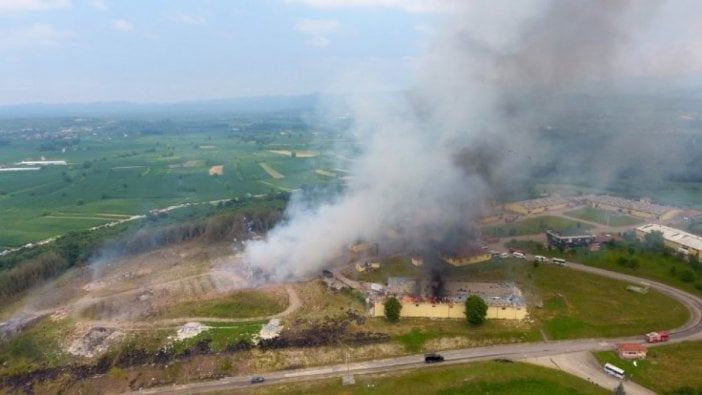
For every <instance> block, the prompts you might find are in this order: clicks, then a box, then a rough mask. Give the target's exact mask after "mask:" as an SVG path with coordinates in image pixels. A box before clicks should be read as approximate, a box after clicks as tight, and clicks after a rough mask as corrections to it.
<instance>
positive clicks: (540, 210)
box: [527, 207, 546, 214]
mask: <svg viewBox="0 0 702 395" xmlns="http://www.w3.org/2000/svg"><path fill="white" fill-rule="evenodd" d="M544 211H546V207H535V208H533V209H531V211H529V210H527V212H529V213H530V214H539V213H543V212H544Z"/></svg>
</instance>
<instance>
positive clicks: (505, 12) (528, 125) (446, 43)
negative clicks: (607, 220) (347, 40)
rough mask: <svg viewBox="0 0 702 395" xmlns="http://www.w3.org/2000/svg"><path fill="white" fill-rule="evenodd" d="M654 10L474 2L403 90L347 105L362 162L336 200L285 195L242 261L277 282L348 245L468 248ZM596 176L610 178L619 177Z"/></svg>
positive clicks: (630, 48) (612, 170) (545, 157)
mask: <svg viewBox="0 0 702 395" xmlns="http://www.w3.org/2000/svg"><path fill="white" fill-rule="evenodd" d="M658 3H659V2H626V1H616V2H615V1H552V2H549V1H532V2H520V3H519V4H516V3H515V2H505V3H498V4H497V5H495V3H494V2H489V4H488V3H477V2H476V3H474V4H472V5H471V6H470V7H466V8H465V10H462V11H461V13H459V14H457V15H453V16H452V17H450V18H449V19H448V20H447V23H446V25H447V27H446V28H445V29H444V30H443V31H442V32H441V33H440V34H438V36H437V37H436V40H435V42H434V45H432V46H431V47H430V48H429V50H428V52H427V53H426V55H425V57H424V60H423V63H422V66H421V67H420V72H419V74H418V76H417V85H416V86H415V88H414V89H413V90H412V91H411V92H410V93H408V94H405V95H399V94H398V95H394V96H393V95H388V96H383V97H382V99H378V98H377V96H376V97H373V96H370V97H369V95H365V96H363V97H358V98H356V99H355V100H352V101H351V103H350V105H349V108H350V111H351V117H352V119H353V122H354V124H353V127H352V132H353V134H354V136H355V137H356V144H357V145H358V147H359V151H360V154H359V155H358V156H357V157H356V158H355V160H354V161H353V164H352V166H351V167H350V169H349V170H350V171H351V174H352V178H351V179H350V180H349V181H348V183H347V185H346V187H345V190H344V192H343V193H342V194H341V195H340V196H338V197H337V198H336V199H334V200H333V201H331V202H326V203H323V204H320V205H318V206H312V207H310V205H309V204H307V203H306V202H304V201H301V200H300V199H297V198H294V199H293V200H292V202H291V203H290V205H289V207H288V209H287V213H286V218H287V220H286V221H284V222H283V223H281V224H280V225H279V226H277V227H276V228H274V229H273V230H271V231H270V232H269V233H268V235H267V237H266V239H265V240H259V241H252V242H249V243H248V244H247V248H246V251H245V259H246V261H247V262H248V263H249V265H250V266H251V267H252V268H253V269H257V270H261V271H263V272H265V273H267V275H269V276H271V277H272V278H273V279H276V280H283V279H288V278H300V277H303V276H306V275H309V274H311V273H315V272H317V271H319V270H321V269H322V268H323V267H325V266H328V265H329V264H331V262H333V261H334V259H335V258H336V257H337V256H338V255H339V253H340V252H341V251H342V250H343V249H344V248H345V246H347V245H349V244H351V243H354V242H357V241H366V242H370V243H379V244H381V245H383V246H390V247H391V248H407V249H409V250H415V251H417V250H419V251H421V250H423V249H424V248H433V247H435V246H436V245H437V244H439V245H440V244H441V243H442V242H443V241H444V240H446V239H450V238H455V235H460V236H461V237H465V235H466V234H467V233H469V232H466V231H465V230H466V229H469V228H470V226H471V220H472V219H473V218H475V216H477V215H479V214H480V210H481V208H482V207H484V201H485V199H488V198H490V196H491V194H492V193H494V192H495V191H496V190H500V189H501V188H504V187H509V185H508V184H510V183H513V182H519V180H523V179H525V178H528V177H529V174H530V172H531V171H533V170H534V169H539V168H541V167H544V166H548V165H554V162H553V161H554V158H557V157H558V153H554V152H551V151H552V150H553V148H552V147H550V142H549V141H546V140H543V139H542V138H541V137H542V134H541V133H542V132H543V129H544V128H545V127H547V126H549V125H550V123H551V122H553V121H554V120H555V121H557V120H558V119H559V117H562V113H561V112H562V111H563V110H564V106H563V104H562V102H561V98H562V97H564V95H567V94H570V93H573V92H576V93H577V92H582V89H592V88H591V87H592V86H595V87H597V88H595V89H601V88H602V87H603V86H605V87H607V86H608V85H609V82H610V81H613V80H615V79H616V78H617V77H618V75H619V74H621V73H625V72H626V70H625V69H622V67H623V66H622V65H626V64H630V63H631V59H629V58H628V56H629V55H631V54H632V53H637V51H638V48H640V46H636V45H635V43H636V37H637V36H638V34H639V33H640V32H641V31H644V30H645V29H646V26H648V24H649V22H650V21H651V18H652V15H653V14H654V13H655V12H654V11H655V10H656V9H657V7H658V6H659V4H658ZM622 59H626V61H625V62H622ZM359 84H360V82H359ZM576 116H577V113H576ZM619 140H622V139H616V138H615V139H610V140H609V141H614V142H617V144H620V143H622V144H623V141H619ZM627 144H628V146H629V148H630V149H631V152H646V148H647V146H646V145H645V144H643V143H642V145H641V148H642V149H641V150H639V149H638V148H637V147H636V145H637V144H632V143H631V141H627ZM610 150H612V148H610ZM614 151H616V150H614ZM560 156H563V155H562V154H561V155H560ZM614 156H615V157H616V155H614ZM632 156H635V155H632ZM566 159H567V158H566ZM580 159H582V158H580ZM575 160H579V159H578V158H576V159H575ZM555 163H556V164H555V165H554V166H560V165H561V163H560V162H555ZM594 167H596V168H595V169H593V171H592V172H593V174H596V175H597V177H601V178H602V179H608V178H614V177H616V175H617V173H616V172H617V169H618V168H621V167H626V166H623V165H620V164H619V163H614V162H613V161H605V162H604V163H603V164H601V165H600V166H599V167H598V166H597V165H594ZM466 242H468V241H467V240H466Z"/></svg>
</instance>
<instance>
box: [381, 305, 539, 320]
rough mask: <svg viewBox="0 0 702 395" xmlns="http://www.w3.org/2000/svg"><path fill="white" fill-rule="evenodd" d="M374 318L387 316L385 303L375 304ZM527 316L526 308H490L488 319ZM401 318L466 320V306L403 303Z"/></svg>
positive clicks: (511, 318) (509, 318)
mask: <svg viewBox="0 0 702 395" xmlns="http://www.w3.org/2000/svg"><path fill="white" fill-rule="evenodd" d="M372 316H373V317H383V316H385V306H384V305H383V303H375V305H374V307H373V309H372ZM526 316H527V309H526V308H525V307H521V308H517V307H496V306H488V311H487V315H486V318H488V319H500V320H523V319H524V318H526ZM400 317H415V318H416V317H419V318H460V319H465V318H466V314H465V306H464V305H463V304H461V303H457V304H453V305H451V304H449V303H437V304H431V303H402V310H401V311H400Z"/></svg>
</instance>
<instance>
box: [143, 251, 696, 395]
mask: <svg viewBox="0 0 702 395" xmlns="http://www.w3.org/2000/svg"><path fill="white" fill-rule="evenodd" d="M566 267H567V268H570V269H572V270H579V271H583V272H590V273H594V274H597V275H600V276H604V277H609V278H614V279H618V280H622V281H628V282H632V283H636V284H638V283H641V282H645V283H647V284H649V286H650V287H651V288H652V289H655V290H657V291H659V292H661V293H664V294H666V295H668V296H670V297H672V298H674V299H676V300H678V301H680V302H681V303H683V304H684V305H685V306H687V308H688V309H689V311H690V319H689V321H688V322H687V323H685V324H684V325H683V326H681V327H679V328H676V329H673V330H671V331H670V334H671V340H670V342H681V341H685V340H692V339H701V338H702V299H700V298H698V297H696V296H694V295H691V294H688V293H687V292H684V291H681V290H678V289H676V288H673V287H670V286H668V285H665V284H662V283H658V282H655V281H651V280H646V279H642V278H638V277H634V276H630V275H627V274H621V273H615V272H610V271H607V270H603V269H598V268H593V267H589V266H584V265H579V264H575V263H568V264H567V266H566ZM641 340H642V337H641V336H636V337H622V338H614V339H578V340H564V341H546V342H539V343H518V344H506V345H499V346H489V347H477V348H468V349H458V350H449V351H442V353H441V354H442V355H443V356H444V358H445V362H443V364H460V363H466V362H476V361H484V360H492V359H511V360H529V359H534V358H539V357H549V356H551V357H552V356H557V355H563V354H570V353H577V352H591V351H603V350H611V349H613V348H614V347H615V345H616V344H617V343H621V342H631V341H638V342H640V341H641ZM651 346H655V345H651ZM423 366H426V364H425V363H424V356H423V355H422V354H415V355H409V356H403V357H396V358H386V359H379V360H371V361H364V362H356V363H352V364H349V365H345V364H338V365H332V366H324V367H314V368H306V369H296V370H287V371H281V372H271V373H266V374H265V378H266V382H265V384H271V383H282V382H293V381H304V380H313V379H321V378H329V377H339V376H341V375H344V374H347V373H348V374H366V373H378V372H386V371H393V370H401V369H413V368H420V367H423ZM591 368H592V366H590V367H588V368H587V369H591ZM265 384H251V383H250V376H234V377H226V378H223V379H220V380H216V381H209V382H201V383H191V384H184V385H175V386H166V387H156V388H149V389H145V390H142V391H139V392H136V393H140V394H161V393H189V394H190V393H203V392H210V391H224V390H228V389H233V388H245V387H247V386H250V385H265ZM644 390H645V389H644Z"/></svg>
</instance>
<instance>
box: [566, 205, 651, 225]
mask: <svg viewBox="0 0 702 395" xmlns="http://www.w3.org/2000/svg"><path fill="white" fill-rule="evenodd" d="M565 215H568V216H571V217H575V218H579V219H582V220H585V221H591V222H597V223H599V224H602V225H609V226H633V225H638V224H640V223H642V222H643V221H642V220H640V219H638V218H634V217H631V216H628V215H623V214H618V213H613V212H611V211H606V210H600V209H596V208H592V207H584V208H580V209H577V210H573V211H568V212H567V213H565Z"/></svg>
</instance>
